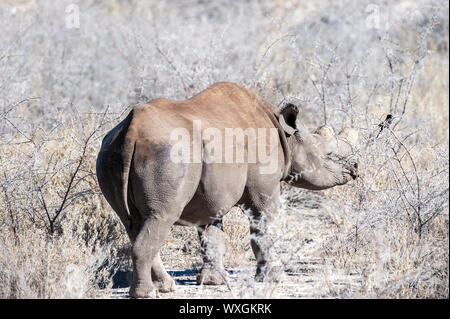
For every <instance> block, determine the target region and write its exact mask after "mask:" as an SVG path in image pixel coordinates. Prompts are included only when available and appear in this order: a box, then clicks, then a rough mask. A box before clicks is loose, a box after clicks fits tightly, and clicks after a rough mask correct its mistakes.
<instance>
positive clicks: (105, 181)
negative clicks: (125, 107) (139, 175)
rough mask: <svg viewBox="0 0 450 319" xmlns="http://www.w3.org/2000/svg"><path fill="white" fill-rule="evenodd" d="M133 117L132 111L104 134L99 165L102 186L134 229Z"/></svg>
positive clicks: (107, 197)
mask: <svg viewBox="0 0 450 319" xmlns="http://www.w3.org/2000/svg"><path fill="white" fill-rule="evenodd" d="M132 119H133V111H131V112H130V114H129V115H128V116H127V117H126V118H125V119H124V120H123V121H122V122H121V123H119V124H118V125H117V126H116V127H115V128H113V129H112V130H111V131H110V132H109V133H108V134H107V135H106V136H105V138H104V139H103V142H102V147H101V150H100V152H99V155H98V158H97V165H96V171H97V178H98V183H99V186H100V189H101V191H102V193H103V195H104V196H105V198H106V200H107V201H108V203H109V204H110V205H111V207H112V208H113V209H114V211H115V212H116V213H117V215H119V217H120V219H121V221H122V223H123V224H124V226H125V228H126V230H127V232H129V231H130V229H131V228H130V227H131V218H130V217H131V214H130V209H129V207H128V195H129V194H128V187H129V184H128V180H129V175H130V168H131V165H132V164H131V163H132V160H133V154H134V148H135V143H136V132H135V129H134V128H133V125H132Z"/></svg>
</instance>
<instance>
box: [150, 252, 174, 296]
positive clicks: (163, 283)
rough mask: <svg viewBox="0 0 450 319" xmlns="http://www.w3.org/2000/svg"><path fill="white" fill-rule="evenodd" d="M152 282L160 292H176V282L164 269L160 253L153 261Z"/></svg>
mask: <svg viewBox="0 0 450 319" xmlns="http://www.w3.org/2000/svg"><path fill="white" fill-rule="evenodd" d="M152 281H153V284H154V285H155V286H156V288H157V289H158V291H159V292H172V291H175V280H173V279H172V277H171V276H170V275H169V274H168V273H167V271H166V269H165V268H164V265H163V263H162V260H161V256H160V255H159V252H158V253H157V254H156V256H155V258H154V259H153V265H152Z"/></svg>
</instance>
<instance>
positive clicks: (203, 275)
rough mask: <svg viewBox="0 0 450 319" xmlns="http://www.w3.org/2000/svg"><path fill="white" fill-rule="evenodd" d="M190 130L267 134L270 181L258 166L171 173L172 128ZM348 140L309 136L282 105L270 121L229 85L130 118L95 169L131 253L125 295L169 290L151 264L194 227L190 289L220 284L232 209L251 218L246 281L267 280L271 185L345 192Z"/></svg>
mask: <svg viewBox="0 0 450 319" xmlns="http://www.w3.org/2000/svg"><path fill="white" fill-rule="evenodd" d="M193 120H202V125H203V127H202V129H205V128H207V127H214V128H219V129H221V130H223V129H224V128H242V129H246V128H249V127H252V128H255V129H257V128H275V129H276V130H277V132H278V138H277V145H276V149H277V151H278V163H277V165H278V166H277V169H276V171H275V172H274V173H271V174H261V172H260V170H259V168H260V167H261V165H262V164H261V163H259V162H256V163H246V162H244V163H222V164H221V163H209V164H207V163H206V162H201V163H174V162H173V161H172V160H171V158H170V150H171V148H172V146H173V145H174V143H175V142H174V141H171V140H170V133H171V131H172V130H173V129H174V128H180V127H182V128H186V129H187V130H188V131H189V132H190V134H191V136H192V132H193V129H192V121H193ZM356 140H357V133H356V132H355V131H354V130H352V129H346V130H344V131H343V132H342V133H341V134H340V135H339V136H335V135H334V133H333V130H332V129H331V128H329V127H325V126H324V127H320V128H319V129H317V130H316V131H315V133H310V132H309V131H308V130H307V129H306V128H305V127H304V125H303V124H302V123H301V121H300V115H299V112H298V109H297V107H296V106H294V105H292V104H288V105H287V106H286V107H285V108H284V109H283V110H282V111H281V112H280V111H279V110H277V109H275V108H273V107H272V106H271V105H270V104H268V103H267V102H266V101H264V100H263V99H262V98H260V97H259V96H257V95H256V94H254V93H252V92H250V91H249V90H247V89H245V88H242V87H240V86H238V85H236V84H233V83H217V84H215V85H213V86H211V87H210V88H208V89H206V90H205V91H203V92H201V93H200V94H198V95H196V96H194V97H193V98H191V99H189V100H186V101H171V100H165V99H157V100H153V101H151V102H149V103H148V104H145V105H141V106H138V107H136V108H134V109H133V110H132V111H131V112H130V114H129V115H128V116H127V117H126V118H125V119H124V120H123V121H122V122H121V123H119V124H118V125H117V126H116V127H115V128H114V129H112V130H111V131H110V132H109V133H108V134H107V135H106V136H105V138H104V140H103V142H102V147H101V150H100V153H99V155H98V159H97V177H98V181H99V185H100V188H101V190H102V193H103V194H104V196H105V198H106V199H107V201H108V202H109V204H110V205H111V206H112V208H113V209H114V210H115V211H116V213H117V214H118V215H119V217H120V219H121V221H122V223H123V224H124V226H125V228H126V231H127V233H128V236H129V238H130V241H131V242H132V244H133V248H132V260H133V282H132V284H131V287H130V292H129V293H130V295H131V296H132V297H135V298H142V297H148V296H149V295H150V294H151V293H153V292H154V291H155V289H158V290H159V291H160V292H169V291H172V290H174V289H175V282H174V281H173V279H172V278H171V277H170V276H169V275H168V274H167V272H166V270H165V269H164V266H163V264H162V262H161V258H160V255H159V249H160V247H161V245H162V244H163V243H164V241H165V239H166V237H167V234H168V232H169V230H170V227H171V226H172V225H174V224H175V225H195V226H197V229H198V231H199V237H200V241H201V247H202V254H203V261H204V265H203V268H202V270H201V272H200V274H199V276H198V278H197V280H198V283H200V284H210V285H218V284H223V283H224V282H225V280H226V271H225V269H224V267H223V257H224V253H225V235H224V233H223V231H222V228H221V219H222V217H223V215H225V214H226V213H227V212H228V211H229V210H230V209H231V208H232V207H234V206H237V205H239V206H240V207H242V208H243V209H245V210H247V211H250V212H251V213H250V216H249V217H250V220H251V223H250V232H251V234H252V236H251V238H252V239H251V247H252V250H253V252H254V254H255V257H256V260H257V269H256V276H255V278H256V280H258V281H263V280H276V279H277V278H278V276H279V272H280V270H279V269H277V267H275V266H274V265H273V263H272V259H271V250H270V247H266V246H265V245H264V243H265V242H266V241H265V240H264V237H265V236H266V234H267V232H266V228H267V226H268V224H269V223H270V221H271V219H272V217H273V216H274V215H275V212H276V210H277V209H278V203H279V202H278V201H279V195H280V182H282V181H285V182H287V183H289V184H291V185H293V186H295V187H302V188H307V189H312V190H320V189H326V188H330V187H333V186H336V185H343V184H345V183H347V182H348V181H350V180H352V179H354V178H356V176H357V166H356V164H355V163H352V162H351V161H349V160H348V156H349V155H351V153H352V148H353V146H354V144H355V143H356ZM203 142H205V141H203ZM247 142H248V140H247V139H246V140H245V143H247ZM204 144H205V143H203V146H202V147H204ZM245 147H246V149H247V147H248V145H247V144H246V145H245Z"/></svg>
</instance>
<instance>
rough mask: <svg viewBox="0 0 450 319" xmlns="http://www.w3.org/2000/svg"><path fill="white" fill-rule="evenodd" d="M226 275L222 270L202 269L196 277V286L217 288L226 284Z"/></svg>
mask: <svg viewBox="0 0 450 319" xmlns="http://www.w3.org/2000/svg"><path fill="white" fill-rule="evenodd" d="M226 279H227V273H226V271H225V270H224V269H217V268H203V269H202V270H201V272H200V274H199V275H198V276H197V284H199V285H212V286H219V285H224V284H225V283H226Z"/></svg>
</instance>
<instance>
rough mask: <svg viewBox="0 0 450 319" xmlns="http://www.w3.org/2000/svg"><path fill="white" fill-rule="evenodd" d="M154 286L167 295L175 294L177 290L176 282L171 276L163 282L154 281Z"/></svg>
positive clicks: (162, 280)
mask: <svg viewBox="0 0 450 319" xmlns="http://www.w3.org/2000/svg"><path fill="white" fill-rule="evenodd" d="M153 284H154V285H155V286H156V288H157V289H158V292H163V293H167V292H173V291H175V289H176V284H175V280H173V279H172V277H170V276H167V277H164V278H163V279H161V280H157V281H153Z"/></svg>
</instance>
